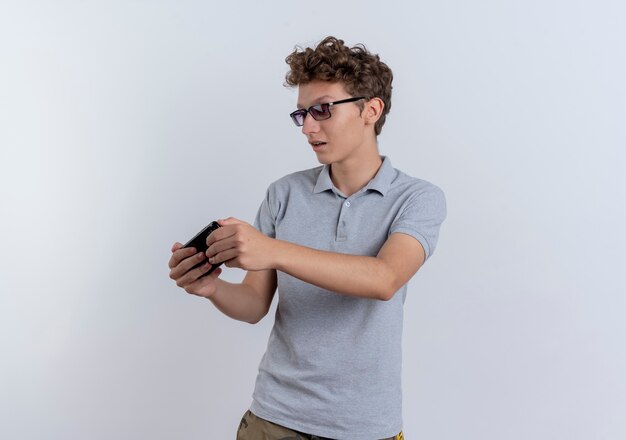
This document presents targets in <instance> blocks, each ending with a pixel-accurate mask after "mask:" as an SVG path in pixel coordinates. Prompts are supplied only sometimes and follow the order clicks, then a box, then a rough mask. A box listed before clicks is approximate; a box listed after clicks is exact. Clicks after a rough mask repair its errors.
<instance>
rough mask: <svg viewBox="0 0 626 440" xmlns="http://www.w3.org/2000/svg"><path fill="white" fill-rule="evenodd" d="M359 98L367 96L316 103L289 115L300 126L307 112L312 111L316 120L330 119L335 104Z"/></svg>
mask: <svg viewBox="0 0 626 440" xmlns="http://www.w3.org/2000/svg"><path fill="white" fill-rule="evenodd" d="M359 99H367V98H365V97H364V96H359V97H358V98H348V99H342V100H341V101H335V102H326V103H324V104H315V105H312V106H311V107H309V108H302V109H298V110H296V111H295V112H293V113H291V114H290V115H289V116H291V119H292V120H293V123H294V124H296V125H297V126H298V127H302V126H303V125H304V119H305V118H306V114H307V113H310V114H311V116H312V117H313V119H315V120H316V121H323V120H324V119H329V118H330V117H331V116H332V115H331V114H330V108H331V107H332V106H333V105H337V104H345V103H346V102H354V101H358V100H359Z"/></svg>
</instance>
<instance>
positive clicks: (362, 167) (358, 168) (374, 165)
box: [330, 149, 383, 197]
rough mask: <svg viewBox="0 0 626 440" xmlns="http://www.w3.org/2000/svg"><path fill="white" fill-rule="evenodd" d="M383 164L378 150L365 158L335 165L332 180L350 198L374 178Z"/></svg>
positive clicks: (332, 167) (331, 174)
mask: <svg viewBox="0 0 626 440" xmlns="http://www.w3.org/2000/svg"><path fill="white" fill-rule="evenodd" d="M382 163H383V161H382V158H381V157H380V155H379V154H378V149H376V150H375V151H373V152H372V153H371V154H367V155H366V156H365V157H359V158H352V159H348V160H346V161H345V162H336V163H333V164H332V165H331V166H330V178H331V180H332V181H333V185H335V188H337V189H338V190H339V191H341V192H342V193H343V194H344V195H345V196H346V197H350V196H351V195H352V194H354V193H356V192H358V191H359V190H360V189H361V188H363V187H364V186H365V185H367V183H368V182H369V181H370V180H372V179H373V178H374V176H375V175H376V173H377V172H378V169H379V168H380V166H381V165H382Z"/></svg>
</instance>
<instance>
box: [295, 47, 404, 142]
mask: <svg viewBox="0 0 626 440" xmlns="http://www.w3.org/2000/svg"><path fill="white" fill-rule="evenodd" d="M285 61H286V62H287V64H288V65H289V68H290V70H289V72H287V75H286V78H285V86H287V87H295V86H298V85H300V84H306V83H308V82H311V81H313V80H323V81H332V82H337V81H340V82H342V83H343V84H344V86H345V88H346V91H347V92H348V93H349V94H350V95H352V96H365V97H367V98H368V99H371V98H374V97H377V98H380V99H381V100H382V101H383V103H384V104H385V105H384V107H383V111H382V114H381V116H380V119H378V121H377V122H376V125H375V126H374V131H375V132H376V136H378V135H379V134H380V132H381V130H382V128H383V125H384V124H385V117H386V116H387V113H389V110H391V89H392V87H391V82H392V81H393V73H392V72H391V69H390V68H389V66H387V65H386V64H385V63H383V62H382V61H380V57H379V56H378V55H377V54H373V53H370V52H369V51H368V50H367V49H366V48H365V46H364V45H362V44H357V45H356V46H354V47H352V48H350V47H348V46H346V45H345V44H344V42H343V40H338V39H337V38H335V37H326V38H324V39H323V40H322V41H321V42H320V43H319V44H318V45H317V46H316V47H315V49H311V48H310V47H307V48H306V49H303V48H302V47H299V46H296V48H295V49H294V51H293V52H292V53H291V54H289V56H288V57H287V58H285ZM357 104H358V105H359V106H360V108H361V110H363V108H364V105H363V102H360V101H359V102H358V103H357Z"/></svg>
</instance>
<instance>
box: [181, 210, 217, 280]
mask: <svg viewBox="0 0 626 440" xmlns="http://www.w3.org/2000/svg"><path fill="white" fill-rule="evenodd" d="M219 227H220V225H219V224H218V223H217V222H211V223H209V224H208V225H206V226H205V227H204V229H202V230H201V231H200V232H198V233H197V234H196V235H195V236H194V237H193V238H192V239H191V240H189V241H188V242H187V243H185V245H184V246H183V247H184V248H188V247H193V248H196V249H197V250H198V252H206V250H207V248H208V247H207V245H206V239H207V237H208V236H209V235H210V234H211V232H213V231H215V230H216V229H217V228H219ZM204 263H206V260H202V261H201V262H200V263H198V264H196V265H195V266H194V267H192V268H191V269H189V270H192V269H195V268H197V267H200V266H202V265H203V264H204ZM221 264H222V263H218V264H213V265H211V268H210V269H209V271H208V272H206V273H205V274H204V275H202V276H203V277H204V276H207V275H208V274H210V273H211V272H213V271H214V270H215V269H217V268H218V267H220V266H221Z"/></svg>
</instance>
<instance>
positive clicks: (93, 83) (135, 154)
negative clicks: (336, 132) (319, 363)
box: [0, 0, 626, 440]
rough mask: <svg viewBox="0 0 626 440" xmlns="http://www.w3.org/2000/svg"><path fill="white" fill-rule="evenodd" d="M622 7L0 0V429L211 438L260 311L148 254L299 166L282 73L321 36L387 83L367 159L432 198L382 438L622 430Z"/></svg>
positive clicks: (255, 335)
mask: <svg viewBox="0 0 626 440" xmlns="http://www.w3.org/2000/svg"><path fill="white" fill-rule="evenodd" d="M625 12H626V7H625V6H623V2H621V1H618V0H615V1H609V0H602V1H580V0H573V1H572V0H567V1H566V0H549V1H546V0H541V1H539V0H529V1H524V2H521V1H517V2H514V1H496V0H491V1H485V0H481V1H471V2H468V1H462V0H443V1H437V2H388V3H383V2H381V1H349V2H339V1H336V2H323V1H322V2H294V1H275V2H251V1H250V2H233V3H230V4H225V3H224V2H200V1H173V0H172V1H152V2H148V1H115V2H114V1H107V2H105V1H102V2H95V1H55V2H44V1H42V2H32V1H15V2H6V1H3V2H0V210H1V217H0V221H1V228H0V245H1V246H2V252H0V277H1V278H0V289H1V295H0V344H1V345H0V348H1V350H0V356H1V358H0V437H1V438H5V439H81V440H82V439H95V440H99V439H103V440H104V439H118V440H119V439H148V438H150V439H211V440H212V439H218V440H219V439H231V438H234V433H235V431H236V428H237V426H238V423H239V419H240V417H241V415H242V414H243V412H244V411H245V410H246V409H247V408H248V405H249V404H250V397H251V393H252V389H253V385H254V379H255V376H256V371H257V366H258V362H259V360H260V358H261V356H262V354H263V352H264V350H265V345H266V342H267V336H268V334H269V331H270V328H271V325H272V321H273V311H272V312H270V315H268V317H267V318H266V319H264V320H263V321H262V322H261V323H260V324H258V325H256V326H251V325H249V324H244V323H240V322H236V321H233V320H230V319H228V318H226V317H225V316H223V315H221V314H220V313H219V312H218V311H217V310H215V309H214V308H213V307H212V305H211V304H210V303H209V302H208V301H206V300H202V299H200V298H197V297H193V296H189V295H187V294H186V293H185V292H184V291H182V290H180V289H178V288H177V287H176V286H175V284H174V283H173V281H171V280H170V279H169V278H168V268H167V260H168V259H169V255H170V253H169V249H170V246H171V245H172V243H173V242H175V241H185V240H186V239H188V238H190V236H191V235H193V234H194V233H195V232H197V230H199V229H200V228H201V227H202V226H204V225H205V224H206V223H207V222H208V221H210V220H213V219H215V218H224V217H227V216H235V217H238V218H241V219H244V220H246V221H249V222H252V220H253V219H254V215H255V213H256V210H257V207H258V206H259V204H260V202H261V200H262V197H263V195H264V192H265V189H266V187H267V186H268V185H269V184H270V183H271V182H272V181H274V180H276V179H278V178H279V177H281V176H283V175H284V174H286V173H288V172H292V171H296V170H299V169H303V168H310V167H313V166H316V165H317V162H316V159H315V155H314V153H313V152H312V151H311V150H310V148H309V146H308V145H307V144H306V142H305V139H304V137H303V136H302V134H301V133H300V131H299V130H298V129H297V128H295V127H294V126H293V125H292V123H291V121H290V120H289V118H288V116H287V115H288V114H289V113H290V112H291V111H292V110H293V109H294V108H295V102H296V91H295V90H290V89H286V88H284V87H283V85H282V83H283V80H284V74H285V72H286V69H287V66H286V64H285V63H284V58H285V56H286V55H287V54H289V53H290V51H291V50H293V48H294V46H295V45H296V44H299V45H310V44H314V43H316V42H317V41H319V40H321V39H322V38H323V37H325V36H326V35H335V36H337V37H340V38H343V39H344V40H345V41H346V42H347V43H348V44H350V45H353V44H356V43H365V44H366V46H367V47H368V49H370V50H371V51H373V52H375V53H379V54H380V55H381V58H382V59H383V61H385V62H386V63H388V64H389V66H390V67H391V68H392V69H393V71H394V74H395V80H394V95H393V107H392V110H391V113H390V114H389V117H388V120H387V123H386V125H385V127H384V130H383V133H382V135H381V136H380V138H379V142H380V151H381V153H382V154H385V155H389V156H390V157H391V159H392V163H393V164H394V166H395V167H397V168H400V169H402V170H403V171H405V172H407V173H408V174H411V175H414V176H417V177H420V178H422V179H426V180H429V181H431V182H433V183H435V184H437V185H439V186H440V187H441V188H442V189H443V190H444V191H445V193H446V195H447V200H448V219H447V220H446V222H445V223H444V225H443V227H442V230H441V236H440V242H439V246H438V248H437V251H436V252H435V254H434V255H433V257H432V259H430V260H429V261H428V263H427V264H426V265H425V266H424V268H423V269H422V270H420V272H419V273H418V274H417V276H416V277H415V278H414V279H413V280H412V281H411V283H410V286H409V294H408V298H407V302H406V305H405V311H406V318H405V332H404V391H405V392H404V418H405V433H406V437H407V439H432V440H444V439H446V440H448V439H450V440H456V439H476V440H487V439H493V440H501V439H520V440H527V439H546V440H547V439H550V440H552V439H568V440H592V439H611V440H618V439H623V438H626V417H625V416H626V377H625V375H626V342H625V341H626V324H625V323H624V315H625V312H626V300H625V295H624V294H625V293H626V289H625V287H626V286H625V276H624V271H625V270H626V269H625V268H626V258H625V253H624V248H625V247H626V234H625V233H624V225H625V224H626V197H625V196H626V194H625V192H626V190H625V189H626V179H625V177H624V176H625V170H626V154H625V151H624V150H625V147H626V129H625V126H626V124H625V118H626V104H625V103H626V85H625V81H624V78H626V49H625V47H626V44H625V42H626V32H625V31H624V16H625ZM223 276H224V278H225V279H229V280H239V279H241V278H242V273H241V272H239V271H237V270H234V269H229V270H226V271H225V273H224V275H223Z"/></svg>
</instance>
